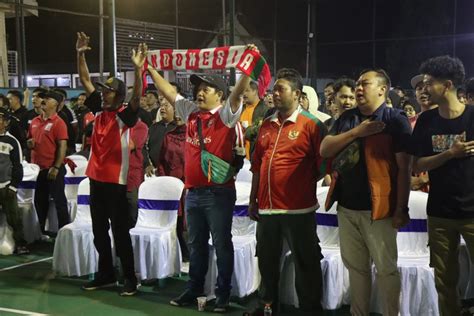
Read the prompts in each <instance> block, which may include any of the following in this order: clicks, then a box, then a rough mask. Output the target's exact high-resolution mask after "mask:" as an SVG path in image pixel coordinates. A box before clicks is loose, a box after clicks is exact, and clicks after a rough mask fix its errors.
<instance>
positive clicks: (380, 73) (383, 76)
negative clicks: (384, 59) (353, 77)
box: [359, 68, 392, 93]
mask: <svg viewBox="0 0 474 316" xmlns="http://www.w3.org/2000/svg"><path fill="white" fill-rule="evenodd" d="M368 72H375V74H376V76H377V79H379V82H380V83H381V84H383V85H386V86H387V93H388V90H390V86H391V84H392V82H391V81H390V76H389V75H388V73H387V72H386V71H385V70H383V69H382V68H367V69H364V70H362V71H361V72H360V74H359V76H362V75H363V74H366V73H368Z"/></svg>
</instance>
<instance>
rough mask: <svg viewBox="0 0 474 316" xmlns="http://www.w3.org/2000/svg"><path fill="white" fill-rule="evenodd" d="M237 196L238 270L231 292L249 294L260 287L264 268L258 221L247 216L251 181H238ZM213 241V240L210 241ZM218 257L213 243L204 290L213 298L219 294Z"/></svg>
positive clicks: (234, 234)
mask: <svg viewBox="0 0 474 316" xmlns="http://www.w3.org/2000/svg"><path fill="white" fill-rule="evenodd" d="M235 188H236V193H237V199H236V203H235V210H234V217H233V219H232V243H233V244H234V274H233V276H232V291H231V294H232V295H234V296H238V297H245V296H248V295H250V294H252V293H253V292H255V291H256V290H257V289H258V286H259V285H260V272H259V270H258V259H257V257H256V256H255V255H256V246H257V240H256V238H255V232H256V227H257V225H256V223H255V222H254V221H252V220H251V219H250V218H249V217H248V216H247V208H248V204H249V196H250V188H251V183H250V182H246V181H237V182H236V183H235ZM210 243H211V244H212V241H211V242H210ZM216 260H217V258H216V255H215V251H214V247H212V246H210V252H209V270H208V273H207V275H206V283H205V285H204V291H205V293H207V296H208V297H209V298H213V297H215V293H214V285H215V284H216V281H217V261H216Z"/></svg>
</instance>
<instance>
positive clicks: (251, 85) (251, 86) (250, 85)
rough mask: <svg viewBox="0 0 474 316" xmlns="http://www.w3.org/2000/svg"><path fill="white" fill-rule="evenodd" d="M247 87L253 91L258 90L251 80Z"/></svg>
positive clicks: (256, 84) (254, 82)
mask: <svg viewBox="0 0 474 316" xmlns="http://www.w3.org/2000/svg"><path fill="white" fill-rule="evenodd" d="M249 87H250V89H252V90H253V91H255V90H258V83H257V82H256V81H253V80H252V81H250V82H249Z"/></svg>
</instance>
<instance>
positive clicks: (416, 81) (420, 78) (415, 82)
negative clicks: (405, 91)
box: [410, 75, 423, 89]
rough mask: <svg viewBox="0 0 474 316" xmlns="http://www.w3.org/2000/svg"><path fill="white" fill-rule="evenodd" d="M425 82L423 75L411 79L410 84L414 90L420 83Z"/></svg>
mask: <svg viewBox="0 0 474 316" xmlns="http://www.w3.org/2000/svg"><path fill="white" fill-rule="evenodd" d="M420 82H423V75H416V76H414V77H413V78H411V80H410V83H411V87H412V88H413V89H416V86H417V85H418V84H419V83H420Z"/></svg>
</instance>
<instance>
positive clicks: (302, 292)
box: [249, 69, 326, 315]
mask: <svg viewBox="0 0 474 316" xmlns="http://www.w3.org/2000/svg"><path fill="white" fill-rule="evenodd" d="M302 89H303V83H302V78H301V75H300V74H299V73H298V72H297V71H296V70H293V69H281V70H280V71H279V72H278V74H277V80H276V82H275V85H274V87H273V100H274V102H275V107H276V109H277V111H276V112H275V113H274V114H273V115H272V116H270V117H269V118H267V119H266V120H265V121H264V122H263V124H262V127H261V128H260V131H259V134H258V137H257V140H256V145H255V151H254V153H253V156H252V168H251V171H252V172H253V178H252V191H251V193H250V201H249V216H250V217H251V218H252V219H253V220H256V221H258V227H257V253H258V264H259V269H260V273H261V275H262V281H261V282H262V283H261V288H260V293H259V294H260V299H261V305H260V306H259V307H257V308H256V309H255V310H254V311H253V312H251V313H250V315H263V306H264V305H266V304H271V306H272V310H273V312H274V313H275V312H278V301H279V299H278V281H279V275H280V256H281V252H282V244H283V239H284V238H285V239H286V241H287V243H288V245H289V247H290V250H291V252H292V253H293V255H294V259H295V268H296V291H297V293H298V299H299V302H300V309H301V310H302V311H304V312H307V313H310V314H311V315H317V314H318V312H320V311H321V310H322V307H321V290H322V281H321V280H322V278H321V269H320V260H321V258H322V255H321V248H320V247H319V244H318V243H319V240H318V237H317V235H316V222H315V217H314V216H315V211H316V209H317V208H318V207H319V205H318V201H317V198H316V182H317V180H318V179H320V178H321V177H322V176H323V175H324V174H325V172H321V171H320V169H321V167H324V162H323V160H322V158H321V156H320V155H319V145H320V143H321V141H322V139H323V137H324V136H325V134H326V127H325V126H324V124H323V123H322V122H320V121H319V120H318V119H317V118H316V117H314V116H313V115H311V114H310V113H309V112H307V111H305V110H303V109H302V108H300V107H299V98H300V95H301V91H302Z"/></svg>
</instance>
